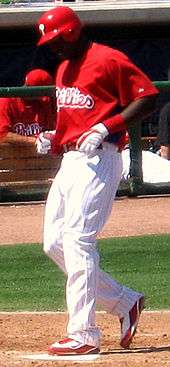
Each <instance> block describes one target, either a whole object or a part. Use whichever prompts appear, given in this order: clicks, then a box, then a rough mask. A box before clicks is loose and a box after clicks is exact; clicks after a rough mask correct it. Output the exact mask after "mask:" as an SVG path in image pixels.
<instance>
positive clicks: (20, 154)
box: [0, 81, 170, 203]
mask: <svg viewBox="0 0 170 367" xmlns="http://www.w3.org/2000/svg"><path fill="white" fill-rule="evenodd" d="M153 83H154V84H155V85H156V86H157V87H158V89H160V91H161V90H163V91H167V92H168V91H170V82H169V81H155V82H153ZM17 96H18V97H40V96H50V97H51V98H53V100H54V101H55V87H54V86H42V87H40V86H38V87H25V86H22V87H2V88H0V98H1V97H17ZM129 136H130V152H131V154H130V155H131V163H130V177H129V178H128V180H126V182H124V181H121V183H120V185H119V188H118V191H117V196H122V195H126V196H141V195H144V196H145V195H162V194H170V182H165V183H156V184H150V183H147V182H143V171H142V148H143V143H144V141H143V139H142V137H141V124H136V126H135V127H133V128H131V129H130V131H129ZM146 140H147V139H145V145H147V141H146ZM60 163H61V157H57V156H42V155H39V154H37V153H36V148H33V147H32V148H30V147H25V146H22V145H18V144H10V143H5V142H4V143H3V142H1V143H0V202H2V203H4V202H13V201H30V200H45V199H46V197H47V193H48V190H49V188H50V185H51V182H52V180H53V178H54V176H55V174H56V172H57V171H58V169H59V167H60Z"/></svg>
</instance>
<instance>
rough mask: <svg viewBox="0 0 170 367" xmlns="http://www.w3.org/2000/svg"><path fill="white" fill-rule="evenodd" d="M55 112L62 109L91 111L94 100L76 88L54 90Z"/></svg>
mask: <svg viewBox="0 0 170 367" xmlns="http://www.w3.org/2000/svg"><path fill="white" fill-rule="evenodd" d="M56 99H57V111H60V109H61V108H62V107H67V108H87V109H92V108H93V106H94V100H93V98H92V97H91V96H90V95H89V94H83V93H81V92H80V90H79V89H78V88H75V87H69V88H65V87H63V88H59V87H57V88H56Z"/></svg>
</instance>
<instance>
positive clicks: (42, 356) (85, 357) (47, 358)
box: [22, 354, 99, 362]
mask: <svg viewBox="0 0 170 367" xmlns="http://www.w3.org/2000/svg"><path fill="white" fill-rule="evenodd" d="M22 358H24V359H31V360H34V361H78V362H84V361H87V362H88V361H94V360H95V359H97V358H99V354H86V355H85V354H84V355H83V354H82V355H67V356H57V355H50V354H26V355H24V356H22Z"/></svg>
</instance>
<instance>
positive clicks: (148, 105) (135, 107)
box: [103, 94, 158, 134]
mask: <svg viewBox="0 0 170 367" xmlns="http://www.w3.org/2000/svg"><path fill="white" fill-rule="evenodd" d="M157 99H158V94H153V95H149V96H144V97H142V98H139V99H137V100H135V101H132V102H131V103H129V105H128V106H127V107H125V108H124V109H123V111H122V112H121V113H120V114H117V115H115V116H113V117H111V118H109V119H107V120H105V121H103V123H104V125H105V127H106V128H107V129H108V131H109V133H111V134H113V133H116V132H118V131H121V130H127V129H128V128H129V127H131V126H133V125H134V124H135V123H139V122H140V121H142V120H143V119H144V118H146V117H147V116H148V115H150V114H151V113H152V112H154V111H155V109H156V107H157Z"/></svg>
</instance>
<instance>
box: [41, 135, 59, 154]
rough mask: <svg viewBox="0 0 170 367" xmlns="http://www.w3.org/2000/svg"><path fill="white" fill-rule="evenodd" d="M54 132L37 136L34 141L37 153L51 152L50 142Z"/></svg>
mask: <svg viewBox="0 0 170 367" xmlns="http://www.w3.org/2000/svg"><path fill="white" fill-rule="evenodd" d="M54 135H55V130H51V131H45V132H42V133H40V134H39V135H38V137H37V139H36V147H37V153H39V154H48V152H49V151H50V150H51V142H52V140H53V138H54Z"/></svg>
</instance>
